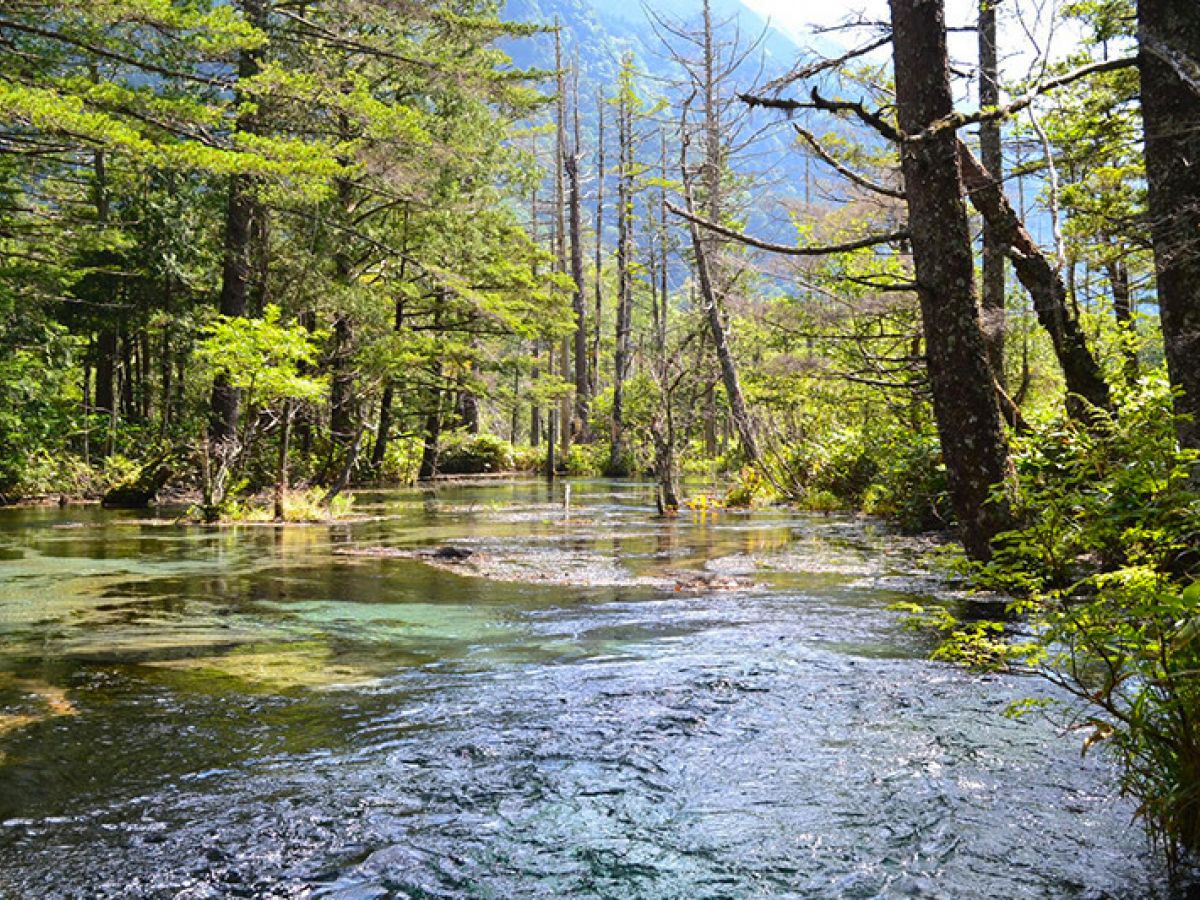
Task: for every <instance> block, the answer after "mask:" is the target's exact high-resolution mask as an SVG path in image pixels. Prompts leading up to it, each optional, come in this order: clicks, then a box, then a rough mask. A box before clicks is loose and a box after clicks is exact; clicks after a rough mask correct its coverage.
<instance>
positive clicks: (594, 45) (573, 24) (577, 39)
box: [505, 0, 801, 81]
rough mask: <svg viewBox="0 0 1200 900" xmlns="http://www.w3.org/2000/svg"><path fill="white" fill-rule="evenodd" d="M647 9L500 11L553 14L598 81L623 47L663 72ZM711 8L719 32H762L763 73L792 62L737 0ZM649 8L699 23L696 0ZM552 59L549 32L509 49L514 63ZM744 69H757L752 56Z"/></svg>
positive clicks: (588, 1)
mask: <svg viewBox="0 0 1200 900" xmlns="http://www.w3.org/2000/svg"><path fill="white" fill-rule="evenodd" d="M648 8H649V7H648V6H647V5H645V4H643V3H642V2H641V0H508V4H507V6H506V7H505V16H506V18H509V19H512V20H515V21H521V22H544V23H547V24H552V23H553V22H554V21H555V19H556V18H557V19H558V20H559V21H560V22H561V23H562V26H563V32H564V46H565V47H566V48H567V52H571V51H572V50H573V49H574V50H578V52H579V57H580V68H581V70H582V74H583V76H584V78H585V79H586V80H596V81H599V80H602V79H603V80H607V79H611V78H613V77H615V75H616V73H617V69H618V68H619V66H620V60H621V57H622V55H624V53H626V52H627V51H632V52H633V54H634V56H635V58H636V59H637V60H638V62H639V64H640V65H642V66H644V67H645V68H646V69H647V70H648V71H649V72H651V73H652V74H655V75H660V74H667V73H668V71H669V70H670V68H671V66H670V64H669V63H668V62H667V60H666V59H665V58H664V53H663V47H662V44H661V42H660V41H659V38H658V36H657V35H656V34H655V30H654V28H653V27H652V24H651V16H650V14H649V13H648V12H647V10H648ZM712 10H713V21H714V23H716V24H717V26H718V27H719V28H721V26H723V25H725V26H726V28H722V29H721V30H722V33H725V31H726V30H727V27H729V26H734V25H736V27H738V28H740V29H741V32H742V34H743V36H744V38H745V39H746V40H747V41H752V40H754V39H757V38H758V36H759V35H760V34H762V35H763V41H762V45H761V48H760V53H761V56H762V58H763V69H764V71H766V72H767V73H770V74H773V75H779V74H782V73H783V72H786V71H787V70H788V69H789V68H790V67H791V66H792V65H793V64H794V63H795V60H796V57H797V55H798V54H799V53H800V52H801V48H800V47H799V46H798V45H797V44H796V43H795V41H793V40H792V38H791V37H790V36H788V35H787V34H786V33H785V32H783V31H782V30H780V29H778V28H775V27H773V26H770V25H769V23H768V22H767V20H766V19H764V18H763V17H762V16H761V15H759V14H758V13H756V12H755V11H754V10H752V9H750V7H748V6H746V5H745V4H744V3H742V2H741V0H712ZM653 11H654V15H655V16H658V17H659V18H662V19H664V20H666V21H667V22H672V23H680V24H682V25H684V26H685V27H689V28H697V29H698V28H699V27H700V23H701V15H702V13H701V5H700V2H699V0H655V2H654V4H653ZM764 32H765V34H764ZM553 58H554V50H553V39H552V38H550V37H549V36H546V37H543V38H535V39H534V40H532V41H527V42H523V46H521V47H519V48H514V60H515V61H516V62H517V64H518V65H540V66H547V67H548V66H550V65H551V64H552V62H553ZM750 68H751V69H753V70H754V71H755V72H756V71H757V68H758V64H757V60H756V61H755V64H754V65H753V66H751V67H750Z"/></svg>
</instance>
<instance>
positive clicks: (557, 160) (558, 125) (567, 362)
mask: <svg viewBox="0 0 1200 900" xmlns="http://www.w3.org/2000/svg"><path fill="white" fill-rule="evenodd" d="M555 26H556V27H555V31H554V64H555V69H556V70H557V73H558V75H557V82H558V83H557V97H556V103H555V110H556V115H555V142H554V259H555V263H556V267H557V271H558V273H559V274H561V275H565V274H567V271H568V269H569V263H568V251H567V197H566V178H567V165H568V163H567V156H568V150H567V89H566V77H565V72H564V70H563V62H562V27H561V25H559V24H558V20H557V19H556V20H555ZM572 306H574V302H572ZM571 345H572V341H571V337H570V335H566V334H564V335H563V337H562V341H561V342H560V343H559V349H558V374H559V377H560V378H562V380H563V381H564V382H568V383H569V382H570V381H571V380H572V370H571ZM551 371H553V368H551ZM571 405H572V404H571V398H570V397H568V396H567V395H565V394H564V395H563V396H562V397H560V398H559V401H558V411H557V412H558V415H557V417H556V418H555V420H554V424H555V425H557V426H558V437H559V439H560V440H561V441H562V455H563V457H564V458H565V457H566V455H567V450H568V448H569V446H570V442H571V428H570V425H569V423H570V421H571ZM551 443H553V439H551ZM551 452H552V453H553V451H551ZM550 468H551V471H553V466H551V467H550Z"/></svg>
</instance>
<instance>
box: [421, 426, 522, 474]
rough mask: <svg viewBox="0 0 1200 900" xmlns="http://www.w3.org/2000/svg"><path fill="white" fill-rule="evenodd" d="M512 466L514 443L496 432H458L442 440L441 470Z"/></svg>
mask: <svg viewBox="0 0 1200 900" xmlns="http://www.w3.org/2000/svg"><path fill="white" fill-rule="evenodd" d="M512 468H513V448H512V444H510V443H509V442H508V441H506V440H504V439H503V438H500V437H497V436H496V435H494V434H466V433H463V432H455V433H453V434H451V435H449V436H447V437H445V438H443V440H442V445H441V448H440V453H439V454H438V471H439V472H441V473H442V474H444V475H483V474H486V473H489V472H509V471H512Z"/></svg>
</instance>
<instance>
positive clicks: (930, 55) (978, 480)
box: [891, 0, 1010, 560]
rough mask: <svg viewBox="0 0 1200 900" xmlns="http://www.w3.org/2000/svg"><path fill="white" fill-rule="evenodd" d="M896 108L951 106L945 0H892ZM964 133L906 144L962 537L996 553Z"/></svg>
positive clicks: (1003, 514) (999, 518)
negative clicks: (960, 140)
mask: <svg viewBox="0 0 1200 900" xmlns="http://www.w3.org/2000/svg"><path fill="white" fill-rule="evenodd" d="M891 11H892V46H893V54H894V59H895V77H896V108H897V114H898V118H899V123H900V128H901V130H902V131H903V132H904V133H905V134H917V133H918V132H921V131H923V130H924V129H925V128H926V127H928V126H929V125H930V124H931V123H933V122H935V121H937V120H938V119H941V118H942V117H943V116H948V115H949V114H950V113H951V112H953V110H954V104H953V98H952V96H951V92H950V70H949V61H948V59H947V55H946V23H945V9H944V4H943V0H891ZM958 156H959V153H958V147H957V138H956V136H955V135H954V134H953V132H951V131H949V130H947V131H944V132H942V133H939V134H936V135H935V136H933V137H932V138H930V139H929V140H926V141H922V142H912V141H910V142H905V143H904V144H903V145H902V146H901V166H902V170H903V173H904V186H905V194H906V196H907V202H908V221H909V228H910V229H911V232H912V252H913V263H914V266H915V268H916V280H917V284H918V285H919V287H918V296H919V297H920V302H921V319H922V322H923V325H924V334H925V346H926V353H927V357H928V366H929V381H930V386H931V387H932V391H933V408H934V415H935V417H936V419H937V424H938V434H939V436H940V437H941V445H942V456H943V458H944V459H945V463H946V472H947V476H948V480H949V485H950V495H951V499H952V500H953V503H954V511H955V514H956V516H957V518H958V523H959V528H960V530H961V534H962V541H963V546H964V548H965V549H966V551H967V553H968V555H970V556H971V557H972V558H974V559H979V560H986V559H989V558H990V557H991V539H992V538H993V537H995V536H996V534H998V533H999V532H1000V531H1003V530H1004V529H1005V528H1007V527H1008V525H1009V521H1010V517H1009V511H1008V508H1007V506H1006V505H1005V504H1004V503H996V502H993V501H992V500H991V494H992V490H993V488H994V487H995V486H996V485H998V484H1000V483H1001V482H1002V481H1003V480H1004V479H1005V476H1006V474H1007V471H1008V448H1007V446H1006V444H1005V440H1004V431H1003V428H1002V425H1001V420H1000V409H999V406H998V404H997V402H996V392H995V388H994V381H993V379H992V371H991V367H990V366H989V364H988V360H987V344H986V342H985V340H984V336H983V329H982V327H981V325H980V321H979V306H978V304H977V302H976V298H975V284H974V282H975V277H974V276H975V267H974V259H973V257H972V252H971V231H970V225H969V222H968V221H967V209H966V205H965V203H964V202H963V187H962V180H961V178H960V175H959V162H958Z"/></svg>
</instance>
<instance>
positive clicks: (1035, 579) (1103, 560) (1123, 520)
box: [905, 374, 1200, 864]
mask: <svg viewBox="0 0 1200 900" xmlns="http://www.w3.org/2000/svg"><path fill="white" fill-rule="evenodd" d="M1174 435H1175V432H1174V415H1173V410H1172V405H1171V394H1170V391H1169V390H1168V387H1167V385H1166V382H1165V379H1164V378H1163V377H1162V376H1161V374H1154V375H1151V376H1148V377H1146V378H1144V379H1142V380H1141V381H1140V382H1139V383H1138V384H1137V385H1136V386H1135V387H1134V388H1132V389H1131V390H1129V391H1127V392H1124V393H1123V394H1122V395H1121V396H1120V398H1119V408H1118V412H1117V414H1116V415H1113V416H1108V415H1100V414H1096V415H1095V417H1094V418H1093V420H1092V421H1091V422H1089V423H1087V424H1081V423H1077V422H1076V423H1073V422H1070V421H1069V420H1067V419H1066V418H1065V417H1060V418H1056V419H1052V420H1050V421H1048V422H1046V423H1045V424H1043V425H1041V426H1039V427H1037V428H1036V429H1034V430H1033V431H1032V432H1031V433H1029V434H1026V435H1022V436H1020V437H1019V438H1017V439H1016V440H1015V453H1014V464H1015V472H1016V478H1015V482H1016V491H1015V493H1014V494H1013V495H1012V496H1013V502H1014V504H1015V506H1014V508H1015V509H1016V511H1017V513H1018V515H1019V516H1020V521H1021V523H1022V524H1021V527H1020V528H1018V529H1017V530H1015V531H1012V532H1009V533H1006V534H1004V535H1001V536H1000V537H999V538H998V540H997V549H996V553H995V556H994V558H993V560H992V562H991V563H990V564H988V565H987V566H986V567H983V568H979V569H976V570H975V572H974V575H975V578H976V582H977V583H978V584H980V585H981V586H985V587H991V588H1001V589H1004V590H1006V591H1008V592H1010V593H1011V594H1013V595H1015V596H1016V598H1017V599H1016V600H1014V601H1013V602H1012V603H1011V604H1010V608H1009V610H1010V614H1012V615H1013V616H1017V617H1020V618H1021V619H1023V620H1024V621H1025V622H1026V623H1027V627H1028V628H1029V629H1031V630H1032V639H1031V640H1024V641H1018V640H1015V639H1014V636H1013V634H1012V633H1011V632H1009V631H1007V630H1006V628H1005V627H1004V625H1003V624H1001V623H998V622H976V623H969V624H963V623H960V622H958V621H956V620H955V619H954V617H953V616H952V615H950V613H949V612H948V611H946V610H944V609H934V610H929V609H924V608H920V607H916V606H910V607H908V608H906V609H905V611H906V612H907V613H909V614H910V619H909V621H910V623H911V624H914V625H916V626H918V627H923V628H927V629H931V630H933V631H935V632H936V633H938V634H939V635H940V636H941V637H942V639H943V642H942V645H941V647H940V648H939V649H938V651H937V656H938V657H939V658H943V659H948V660H953V661H958V662H962V663H965V664H968V665H971V666H975V667H979V668H985V669H996V668H1021V669H1025V670H1029V671H1033V672H1036V673H1037V674H1040V675H1041V676H1042V677H1044V678H1046V679H1047V680H1049V681H1050V682H1052V683H1053V684H1055V685H1057V686H1058V687H1060V688H1062V689H1063V690H1065V691H1066V692H1067V693H1068V695H1070V696H1071V697H1073V698H1074V702H1072V703H1069V704H1067V705H1066V706H1065V707H1063V708H1064V709H1065V711H1066V712H1067V713H1068V715H1069V717H1070V723H1071V725H1072V726H1073V727H1077V728H1082V729H1084V730H1086V732H1087V737H1086V739H1085V741H1084V750H1085V751H1086V750H1087V749H1089V748H1090V747H1092V746H1095V745H1097V744H1102V745H1104V746H1107V747H1109V748H1110V749H1111V751H1112V752H1113V753H1114V754H1115V757H1116V759H1117V760H1118V761H1119V763H1120V771H1121V783H1122V786H1123V788H1124V789H1125V791H1126V792H1127V793H1129V794H1130V795H1131V796H1133V797H1134V798H1135V799H1136V800H1137V802H1138V813H1139V815H1140V816H1141V817H1142V818H1143V820H1144V821H1145V822H1146V824H1147V826H1148V828H1149V829H1150V832H1151V834H1152V835H1153V836H1154V837H1155V838H1156V839H1157V840H1158V842H1159V843H1160V845H1161V846H1162V848H1163V849H1164V851H1165V852H1166V854H1167V856H1168V859H1169V861H1170V862H1171V863H1172V864H1176V863H1178V861H1179V860H1180V858H1181V857H1180V853H1181V851H1182V850H1184V849H1187V850H1196V849H1197V848H1200V744H1198V743H1197V742H1196V740H1195V734H1196V733H1197V731H1196V730H1197V728H1200V641H1198V640H1197V638H1198V636H1200V583H1197V582H1196V581H1195V580H1194V578H1195V572H1196V570H1197V568H1198V567H1200V495H1197V494H1196V492H1195V491H1194V490H1193V489H1192V488H1191V487H1190V486H1189V482H1188V475H1189V472H1190V471H1191V469H1192V467H1193V465H1194V464H1195V462H1196V454H1194V453H1192V452H1189V451H1181V450H1180V449H1179V448H1178V447H1177V446H1176V443H1175V436H1174ZM1038 705H1041V704H1040V702H1039V704H1038Z"/></svg>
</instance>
